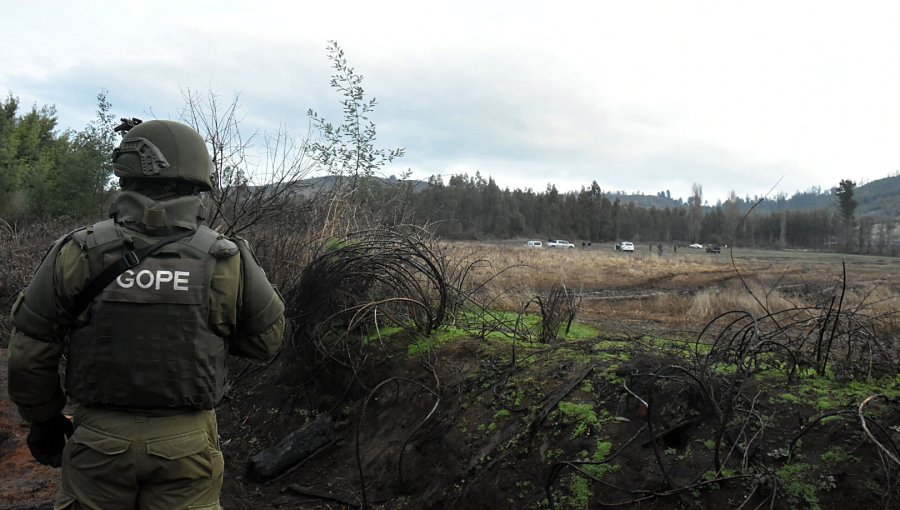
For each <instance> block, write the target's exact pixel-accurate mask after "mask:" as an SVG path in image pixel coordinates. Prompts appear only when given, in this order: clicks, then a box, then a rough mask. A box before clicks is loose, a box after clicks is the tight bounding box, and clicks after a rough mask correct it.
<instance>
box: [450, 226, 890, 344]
mask: <svg viewBox="0 0 900 510" xmlns="http://www.w3.org/2000/svg"><path fill="white" fill-rule="evenodd" d="M641 248H643V249H641ZM453 249H454V250H457V251H458V253H460V254H466V256H468V257H470V258H479V259H481V260H483V263H482V264H480V265H479V266H478V268H479V272H480V274H479V276H480V277H481V278H486V277H488V276H489V275H492V274H493V273H496V272H499V271H501V270H503V271H502V272H501V274H499V275H497V276H496V277H494V278H492V279H491V280H490V284H489V285H490V287H491V288H492V289H493V291H494V292H495V293H497V294H498V295H502V297H500V298H498V299H496V301H495V303H496V305H497V306H498V307H501V308H504V309H507V310H510V311H514V310H516V309H517V308H518V307H520V306H521V304H522V303H524V302H526V301H527V300H528V299H529V298H530V297H531V296H532V295H535V294H540V293H542V292H546V291H547V290H548V289H550V288H551V287H552V286H553V285H554V284H557V283H561V284H563V285H565V286H566V287H568V288H570V289H572V290H573V291H575V292H576V293H578V294H580V295H581V297H582V302H581V307H580V312H579V318H580V320H586V321H588V322H591V323H597V324H599V325H600V326H601V327H602V328H603V329H604V330H607V331H616V330H623V331H622V332H626V331H628V330H632V329H634V328H636V327H640V328H664V329H668V330H669V331H670V332H671V333H675V332H685V333H691V332H697V331H699V330H700V329H702V328H703V327H704V325H705V324H706V323H707V322H708V321H710V320H712V319H714V318H715V317H717V316H719V315H720V314H722V313H725V312H727V311H731V310H741V311H749V312H752V313H753V314H754V315H756V316H762V315H766V314H767V313H771V312H777V311H782V310H785V309H790V308H802V307H816V306H822V304H823V301H827V300H830V299H831V298H832V297H836V298H840V297H841V296H842V297H843V303H842V307H843V308H844V309H845V310H846V309H853V310H859V311H864V312H865V313H866V314H867V315H870V316H878V317H883V323H884V324H885V325H886V326H890V327H891V328H892V329H893V331H894V332H895V333H896V332H898V331H900V327H898V326H900V322H898V318H897V317H896V314H897V311H898V310H900V260H898V259H896V258H890V257H878V256H864V255H852V254H850V255H848V254H839V253H818V252H806V251H776V250H759V249H745V248H733V249H727V248H726V249H723V251H722V253H720V254H709V253H706V252H705V251H704V250H699V249H689V248H687V247H681V248H679V249H678V250H677V251H676V252H673V251H672V247H671V246H664V248H663V252H662V254H659V252H658V251H657V250H656V247H654V249H653V251H650V249H649V245H647V246H643V247H636V251H635V252H634V253H621V252H616V251H615V250H614V249H613V247H612V246H611V245H610V246H606V245H595V246H593V247H592V248H590V249H582V248H575V249H568V250H565V249H552V248H551V249H548V248H543V249H532V248H528V247H525V246H524V245H523V244H515V245H513V244H500V243H493V244H492V243H481V244H476V243H461V244H456V245H454V246H453ZM473 254H474V255H473ZM845 268H846V278H845V275H844V271H845Z"/></svg>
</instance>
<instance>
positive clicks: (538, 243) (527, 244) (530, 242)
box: [525, 241, 544, 248]
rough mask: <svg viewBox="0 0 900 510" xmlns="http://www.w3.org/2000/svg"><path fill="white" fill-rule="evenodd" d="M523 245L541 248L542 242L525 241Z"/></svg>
mask: <svg viewBox="0 0 900 510" xmlns="http://www.w3.org/2000/svg"><path fill="white" fill-rule="evenodd" d="M525 246H527V247H529V248H543V247H544V243H542V242H540V241H528V242H527V243H525Z"/></svg>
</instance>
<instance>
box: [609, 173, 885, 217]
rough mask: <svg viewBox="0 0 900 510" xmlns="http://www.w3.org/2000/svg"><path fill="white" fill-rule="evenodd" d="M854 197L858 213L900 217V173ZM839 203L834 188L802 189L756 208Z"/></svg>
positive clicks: (661, 203)
mask: <svg viewBox="0 0 900 510" xmlns="http://www.w3.org/2000/svg"><path fill="white" fill-rule="evenodd" d="M607 197H608V198H609V199H610V200H615V199H618V200H619V202H620V203H622V204H627V203H629V202H632V203H634V204H635V205H636V206H639V207H656V208H657V209H663V208H666V207H680V206H684V205H685V202H684V201H683V200H681V199H672V198H667V197H661V196H659V195H629V194H625V193H607ZM853 198H854V199H855V200H856V203H857V208H856V215H857V216H874V217H876V218H894V219H900V175H895V176H893V177H885V178H883V179H878V180H875V181H872V182H868V183H866V184H864V185H862V186H858V187H857V188H856V191H855V192H854V194H853ZM740 200H741V206H742V208H743V209H744V210H746V209H747V208H749V207H750V206H751V205H753V201H752V200H750V201H747V200H746V199H740ZM713 207H714V206H709V207H707V209H712V208H713ZM836 207H837V198H836V197H835V196H834V194H833V193H832V192H831V190H824V191H822V192H819V193H816V192H799V193H795V194H794V195H793V196H791V197H790V198H787V197H778V198H775V199H767V200H764V201H763V202H762V203H760V204H759V205H758V206H757V207H756V211H758V212H761V213H771V212H776V211H797V210H811V209H829V208H836Z"/></svg>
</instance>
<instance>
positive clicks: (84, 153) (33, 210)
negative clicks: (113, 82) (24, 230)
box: [0, 91, 118, 219]
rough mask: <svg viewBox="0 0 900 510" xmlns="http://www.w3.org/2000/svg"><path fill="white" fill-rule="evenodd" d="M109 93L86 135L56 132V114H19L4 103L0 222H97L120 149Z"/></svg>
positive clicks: (15, 102) (100, 99)
mask: <svg viewBox="0 0 900 510" xmlns="http://www.w3.org/2000/svg"><path fill="white" fill-rule="evenodd" d="M111 109H112V106H111V105H110V104H109V102H108V101H107V100H106V92H105V91H101V92H100V94H98V96H97V118H96V119H95V120H93V121H91V122H90V123H89V124H88V125H87V126H86V127H85V128H84V129H83V130H82V131H72V130H65V131H62V132H60V131H59V129H58V127H57V117H56V108H55V107H54V106H43V107H40V108H38V107H37V106H36V105H35V106H32V108H31V110H30V111H28V112H26V113H24V114H23V113H21V112H20V111H19V99H18V98H17V97H14V96H13V95H12V94H11V93H10V94H9V96H8V97H7V98H6V100H5V101H3V102H0V217H3V216H5V217H7V218H13V219H16V218H25V217H29V218H34V217H58V216H68V217H75V218H80V217H99V216H100V215H102V214H103V213H105V212H106V203H107V201H108V200H109V198H110V196H111V191H112V182H111V177H112V163H111V161H110V155H111V154H112V150H113V148H114V147H115V145H116V144H117V143H118V136H117V135H116V134H115V133H114V131H113V128H114V126H115V123H114V121H113V115H112V114H111V113H110V111H111Z"/></svg>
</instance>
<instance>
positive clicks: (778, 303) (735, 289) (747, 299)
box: [686, 282, 803, 322]
mask: <svg viewBox="0 0 900 510" xmlns="http://www.w3.org/2000/svg"><path fill="white" fill-rule="evenodd" d="M799 306H803V305H802V304H800V303H797V302H795V301H790V300H788V299H787V298H785V297H784V296H782V295H781V293H779V292H778V291H777V290H772V289H766V288H764V287H763V286H762V285H761V284H759V283H748V285H747V287H744V286H742V285H740V284H739V283H738V282H729V283H728V284H727V285H726V286H724V287H714V288H709V289H704V290H700V291H698V292H697V293H696V294H694V295H693V296H692V297H691V298H690V308H689V309H688V310H687V314H686V315H687V319H688V320H695V321H701V322H705V321H709V320H711V319H713V318H715V317H717V316H719V315H721V314H723V313H725V312H729V311H743V312H750V313H751V314H753V315H754V316H756V317H761V316H763V315H768V314H770V313H773V312H778V311H781V310H787V309H790V308H797V307H799Z"/></svg>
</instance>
